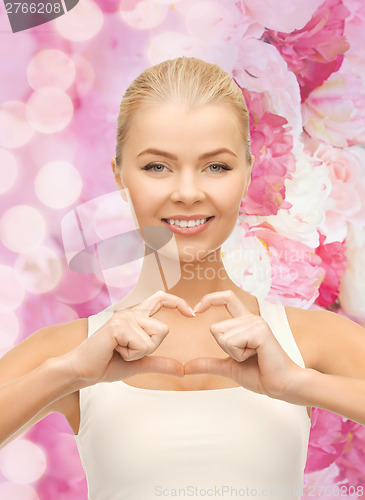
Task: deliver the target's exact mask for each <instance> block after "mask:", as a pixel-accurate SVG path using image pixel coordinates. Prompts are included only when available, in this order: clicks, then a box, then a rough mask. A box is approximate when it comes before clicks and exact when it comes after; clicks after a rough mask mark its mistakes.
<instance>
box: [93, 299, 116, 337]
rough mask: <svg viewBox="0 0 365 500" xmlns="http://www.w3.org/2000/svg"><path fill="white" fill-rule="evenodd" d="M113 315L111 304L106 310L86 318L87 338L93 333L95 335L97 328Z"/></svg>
mask: <svg viewBox="0 0 365 500" xmlns="http://www.w3.org/2000/svg"><path fill="white" fill-rule="evenodd" d="M113 314H114V309H113V304H111V305H110V306H108V307H107V308H105V309H103V310H102V311H100V312H98V313H96V314H92V315H91V316H89V317H88V319H87V320H88V334H87V336H88V337H90V335H92V334H93V333H95V332H96V331H97V330H99V328H101V327H102V326H103V325H105V323H107V322H108V321H109V320H110V318H111V317H112V316H113Z"/></svg>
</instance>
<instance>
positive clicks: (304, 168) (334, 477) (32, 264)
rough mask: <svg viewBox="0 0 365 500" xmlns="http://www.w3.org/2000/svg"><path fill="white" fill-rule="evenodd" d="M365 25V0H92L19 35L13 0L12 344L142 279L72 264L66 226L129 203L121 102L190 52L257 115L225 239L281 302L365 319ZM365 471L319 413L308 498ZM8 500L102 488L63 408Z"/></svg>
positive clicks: (7, 264) (7, 125) (0, 224)
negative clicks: (150, 70)
mask: <svg viewBox="0 0 365 500" xmlns="http://www.w3.org/2000/svg"><path fill="white" fill-rule="evenodd" d="M1 8H2V7H1ZM364 21H365V3H364V2H363V1H362V0H326V1H323V0H306V1H305V2H303V1H302V0H276V1H275V2H273V1H271V0H236V1H234V0H221V1H217V0H204V1H199V0H175V1H174V2H172V1H170V0H141V1H138V0H119V1H116V0H99V1H92V0H80V1H79V3H78V4H77V6H76V7H75V8H74V9H73V10H71V11H70V12H69V13H67V14H66V15H64V16H62V17H60V18H58V19H56V20H54V21H51V22H49V23H47V24H44V25H41V26H38V27H35V28H32V29H29V30H26V31H23V32H20V33H16V34H13V33H12V32H11V30H10V25H9V21H8V19H7V16H6V13H5V11H4V9H3V8H2V10H1V11H0V36H1V41H0V64H1V68H2V77H1V80H0V100H1V104H0V259H1V261H0V355H1V356H2V355H3V354H5V353H6V352H7V351H9V350H10V349H12V348H13V347H14V346H15V345H17V344H18V343H19V342H21V341H22V340H23V339H25V338H26V337H27V336H29V335H30V334H32V333H33V332H34V331H36V330H37V329H40V328H42V327H45V326H47V325H52V324H56V323H63V322H67V321H71V320H74V319H77V318H81V317H87V316H90V315H91V314H94V313H96V312H98V311H100V310H101V309H103V308H105V307H107V306H108V305H109V304H110V303H111V301H115V300H118V299H119V298H121V297H122V296H123V295H124V294H125V293H126V292H128V290H130V289H131V288H132V287H133V284H134V282H135V280H136V279H137V276H138V265H137V266H136V265H134V264H132V263H131V264H130V265H127V266H124V269H122V270H121V272H120V274H117V275H115V274H114V282H113V278H112V277H110V275H108V273H103V272H98V273H97V272H95V273H80V272H77V271H75V270H71V269H70V268H69V265H68V264H69V258H68V255H67V245H68V244H69V239H68V238H67V234H65V233H64V232H63V230H62V228H63V227H64V226H63V223H64V222H63V221H64V218H65V217H66V215H67V214H68V213H69V212H70V211H72V210H73V209H74V208H75V207H81V208H80V210H81V209H82V208H83V207H84V208H85V207H86V205H85V204H86V203H87V202H88V201H90V200H94V199H98V197H101V196H102V195H105V194H108V193H109V199H112V194H113V193H114V192H115V190H116V187H115V185H114V178H113V175H112V170H111V166H110V158H111V156H113V155H114V151H115V149H114V148H115V134H116V117H117V113H118V108H119V103H120V100H121V97H122V95H123V93H124V91H125V89H126V88H127V86H128V85H129V83H130V82H131V80H132V79H133V78H134V77H135V76H137V75H138V74H139V73H140V72H141V71H142V70H143V69H144V68H145V67H147V66H150V65H151V64H155V63H158V62H160V61H162V60H164V59H168V58H173V57H176V56H180V55H193V56H195V57H200V58H202V59H205V60H207V61H210V62H213V63H217V64H219V65H220V66H222V67H223V68H224V69H225V70H226V71H227V72H229V73H230V74H231V75H232V76H233V77H234V79H235V81H236V82H237V84H238V85H239V86H240V87H241V88H242V92H243V93H244V95H245V98H246V101H247V104H248V107H249V111H250V117H251V119H250V121H251V134H252V149H253V154H254V155H255V157H256V163H255V166H254V169H253V171H252V183H251V185H250V188H249V191H248V194H247V196H246V198H245V199H244V200H243V201H242V205H241V214H240V217H239V221H238V224H237V228H236V229H237V231H236V230H235V232H234V233H233V235H232V237H231V238H230V239H229V240H227V242H226V243H225V245H224V248H223V257H224V259H225V263H226V266H227V269H228V270H229V272H231V273H232V276H233V275H234V276H235V279H236V282H237V283H238V284H239V285H240V286H242V287H243V288H244V289H246V290H248V291H251V292H253V293H257V294H263V295H265V296H267V298H268V300H271V301H273V302H282V303H284V304H285V305H292V306H295V307H303V308H317V309H318V308H322V309H329V310H331V311H335V312H336V313H337V314H342V315H344V316H346V317H348V318H350V319H352V320H353V321H356V322H358V323H359V324H361V325H363V326H365V300H364V298H365V279H364V272H363V269H364V267H365V252H364V245H365V150H364V143H365V115H364V106H365V72H364V67H365V66H364V64H365V29H364V26H365V25H364ZM111 206H112V205H108V208H106V209H105V206H104V211H102V214H101V215H100V219H99V227H100V224H101V226H103V224H102V223H101V222H100V221H103V218H105V220H107V221H109V220H110V219H109V218H108V217H107V214H108V210H109V211H110V210H111ZM110 213H111V212H109V215H110ZM103 227H104V226H103ZM110 231H111V233H112V232H113V228H111V229H110ZM104 237H105V233H104ZM101 239H102V238H101ZM238 249H240V250H242V249H244V250H247V252H246V254H244V253H242V252H241V251H240V252H239V253H240V256H241V260H240V261H238V260H237V259H236V258H235V256H237V252H238ZM245 255H246V257H245ZM122 267H123V266H122ZM115 276H117V277H118V280H119V283H116V281H118V280H116V279H115ZM120 280H122V281H123V286H124V288H122V287H121V285H120ZM118 285H119V286H118ZM364 471H365V428H364V427H363V426H361V425H359V424H357V423H354V422H351V421H350V420H347V419H345V418H342V417H341V416H339V415H335V414H332V413H330V412H327V411H324V410H319V409H313V410H312V428H311V435H310V446H309V451H308V460H307V465H306V471H305V489H304V495H303V498H304V499H309V498H311V495H310V489H309V487H310V486H320V485H322V486H325V485H326V486H331V485H332V487H333V488H332V490H330V493H329V494H328V492H327V493H326V494H325V493H323V495H322V496H323V498H327V499H328V498H337V497H338V496H339V495H338V494H336V490H335V488H334V486H337V487H338V488H341V487H343V489H340V490H338V491H340V492H347V493H346V497H349V498H361V497H362V494H361V487H364V486H365V472H364ZM346 488H347V489H346ZM317 491H318V490H317ZM341 495H342V496H344V495H343V494H342V493H341ZM0 499H4V500H8V499H11V500H39V499H41V500H53V499H57V500H76V499H77V500H82V499H84V500H86V499H87V486H86V480H85V474H84V471H83V469H82V466H81V463H80V459H79V455H78V452H77V448H76V443H75V440H74V437H73V434H72V431H71V429H70V427H69V425H68V423H67V421H66V419H65V418H64V417H63V416H62V415H60V414H52V415H49V416H48V417H46V418H45V419H43V420H42V421H41V422H39V423H38V424H36V425H35V426H34V427H33V428H31V429H29V430H28V431H27V432H25V433H24V434H23V435H21V436H19V437H18V438H16V439H15V440H13V441H12V442H11V443H10V444H9V445H8V446H6V447H5V448H3V449H1V450H0Z"/></svg>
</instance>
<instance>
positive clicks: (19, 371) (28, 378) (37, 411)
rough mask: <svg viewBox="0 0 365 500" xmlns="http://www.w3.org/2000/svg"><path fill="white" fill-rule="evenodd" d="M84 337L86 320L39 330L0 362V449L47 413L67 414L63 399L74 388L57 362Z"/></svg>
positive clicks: (73, 390)
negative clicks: (58, 412)
mask: <svg viewBox="0 0 365 500" xmlns="http://www.w3.org/2000/svg"><path fill="white" fill-rule="evenodd" d="M86 337H87V319H78V320H76V321H71V322H68V323H62V324H59V325H53V326H49V327H45V328H41V329H40V330H37V331H36V332H34V333H33V334H32V335H29V336H28V337H27V338H25V339H24V340H23V341H22V342H20V343H19V344H18V345H16V346H15V347H14V348H13V349H11V350H10V351H8V352H7V353H6V354H5V355H4V356H3V357H2V358H1V359H0V448H2V447H4V446H6V445H7V444H8V443H9V442H10V441H12V440H13V439H15V438H16V437H18V436H19V435H20V434H22V433H24V432H25V431H26V430H27V429H29V428H30V427H32V426H33V425H35V424H36V423H37V422H39V421H40V420H42V419H43V418H44V417H46V416H47V415H49V414H50V413H52V412H55V411H60V412H61V413H64V414H65V412H66V413H67V412H68V411H69V407H68V404H69V401H68V400H69V398H68V397H67V395H68V394H70V393H72V392H75V391H76V390H77V389H78V387H77V386H76V385H75V384H74V383H72V380H71V378H72V375H71V374H70V373H69V369H68V368H67V364H66V365H63V364H62V363H63V361H62V362H58V361H61V358H60V356H62V355H64V354H66V353H67V352H69V351H71V350H72V349H74V348H75V347H77V346H78V345H79V344H80V343H81V342H83V340H84V339H85V338H86ZM70 377H71V378H70Z"/></svg>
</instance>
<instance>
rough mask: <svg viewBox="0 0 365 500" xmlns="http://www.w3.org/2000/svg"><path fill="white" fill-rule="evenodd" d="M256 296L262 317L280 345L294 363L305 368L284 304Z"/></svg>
mask: <svg viewBox="0 0 365 500" xmlns="http://www.w3.org/2000/svg"><path fill="white" fill-rule="evenodd" d="M256 298H257V300H258V303H259V307H260V314H261V316H262V318H263V319H264V320H265V321H266V323H267V324H268V325H269V327H270V330H271V331H272V333H273V334H274V335H275V338H276V339H277V341H278V342H279V344H280V345H281V347H282V348H283V349H284V351H285V352H286V353H287V355H288V356H289V357H290V358H291V359H292V360H293V361H294V363H296V364H297V365H299V366H301V367H302V368H305V363H304V360H303V357H302V355H301V352H300V350H299V347H298V345H297V343H296V342H295V339H294V336H293V332H292V330H291V328H290V325H289V322H288V318H287V315H286V311H285V306H284V305H283V304H279V303H277V304H275V303H273V302H270V301H268V300H266V299H265V298H264V297H262V296H261V297H260V296H257V295H256Z"/></svg>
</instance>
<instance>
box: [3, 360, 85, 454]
mask: <svg viewBox="0 0 365 500" xmlns="http://www.w3.org/2000/svg"><path fill="white" fill-rule="evenodd" d="M77 388H78V387H77V381H75V380H74V378H73V375H72V373H71V371H70V369H69V368H68V367H67V364H65V363H63V362H62V360H61V359H58V358H50V359H47V360H46V361H45V362H44V363H42V364H41V365H40V366H38V367H37V368H35V369H34V370H32V371H31V372H29V373H27V374H26V375H23V376H22V377H20V378H18V379H16V380H13V381H11V382H8V383H7V384H4V385H2V386H1V387H0V448H1V447H3V445H5V444H7V442H8V440H9V438H10V437H11V436H12V435H13V434H14V433H15V432H16V431H17V430H18V429H20V428H21V427H23V426H24V424H26V423H27V422H28V421H29V420H31V419H32V418H33V417H34V416H35V415H37V414H38V413H39V412H40V411H41V410H43V409H44V408H45V407H47V406H48V405H50V404H51V403H52V402H54V401H56V400H58V399H60V398H62V397H63V396H66V395H67V394H70V393H71V392H74V391H76V390H77ZM44 416H45V415H44Z"/></svg>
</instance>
